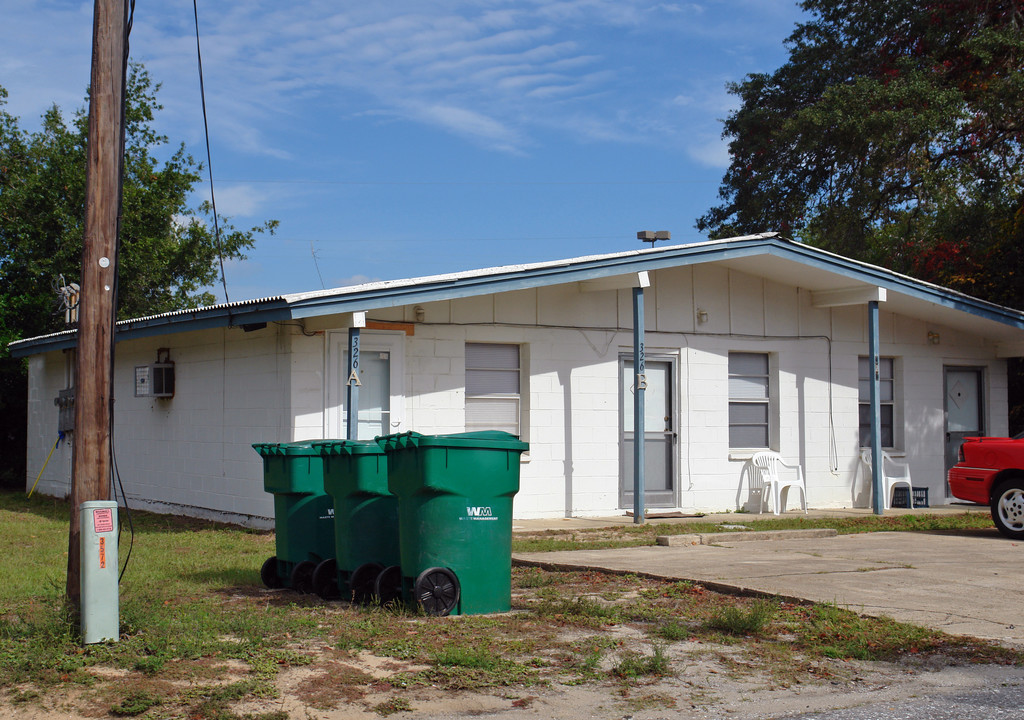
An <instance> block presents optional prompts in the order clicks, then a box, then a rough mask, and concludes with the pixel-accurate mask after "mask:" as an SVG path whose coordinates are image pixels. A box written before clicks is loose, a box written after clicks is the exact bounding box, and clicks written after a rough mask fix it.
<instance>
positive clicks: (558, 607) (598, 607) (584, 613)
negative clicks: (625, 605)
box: [532, 597, 619, 624]
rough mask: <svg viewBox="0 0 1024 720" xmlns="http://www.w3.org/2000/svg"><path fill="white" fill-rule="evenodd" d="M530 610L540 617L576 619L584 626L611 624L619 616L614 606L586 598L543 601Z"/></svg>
mask: <svg viewBox="0 0 1024 720" xmlns="http://www.w3.org/2000/svg"><path fill="white" fill-rule="evenodd" d="M532 609H533V611H534V612H535V613H536V614H537V615H539V616H541V617H548V618H551V617H562V618H568V619H576V620H580V621H584V623H585V624H592V623H593V621H598V622H611V621H614V620H615V618H616V617H617V616H618V614H619V613H618V610H617V609H616V607H615V606H614V605H602V604H601V603H599V602H597V601H596V600H592V599H591V598H588V597H578V598H574V599H566V598H561V599H558V600H548V599H545V600H542V601H541V602H539V603H537V604H536V605H535V606H533V608H532Z"/></svg>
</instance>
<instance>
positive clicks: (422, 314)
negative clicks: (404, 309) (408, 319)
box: [412, 305, 427, 322]
mask: <svg viewBox="0 0 1024 720" xmlns="http://www.w3.org/2000/svg"><path fill="white" fill-rule="evenodd" d="M412 314H413V317H415V318H416V322H423V321H424V320H426V319H427V311H426V310H424V309H423V306H422V305H417V306H416V307H414V308H413V309H412Z"/></svg>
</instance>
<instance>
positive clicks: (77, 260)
mask: <svg viewBox="0 0 1024 720" xmlns="http://www.w3.org/2000/svg"><path fill="white" fill-rule="evenodd" d="M158 90H159V86H156V85H154V84H153V82H152V80H151V79H150V77H149V75H148V73H147V72H146V71H145V69H143V68H142V67H141V66H132V68H131V70H130V72H129V78H128V84H127V94H126V110H125V124H126V140H125V172H124V193H123V194H124V199H123V210H122V221H121V233H120V238H121V245H120V249H119V252H118V316H119V317H120V318H128V317H138V316H141V315H147V314H151V313H159V312H166V311H169V310H177V309H182V308H188V307H198V306H201V305H206V304H210V303H212V302H214V301H215V298H214V296H213V295H211V294H210V293H209V292H206V291H205V290H204V288H207V287H210V286H211V285H213V284H214V283H215V282H216V281H217V279H218V277H219V262H218V246H217V242H216V240H215V238H214V233H213V230H212V218H211V216H210V209H209V206H208V204H206V203H202V204H200V205H199V207H198V208H193V207H190V206H189V194H190V193H191V191H192V189H193V187H194V186H195V185H196V183H197V182H199V180H200V179H201V175H200V171H201V169H202V168H201V165H200V164H199V163H198V162H196V160H194V159H193V158H192V157H191V156H190V155H189V154H188V153H187V152H186V151H185V147H184V145H180V146H178V148H177V149H176V150H174V151H173V152H168V150H169V149H167V148H165V149H164V150H163V151H161V148H163V146H166V145H167V144H168V139H167V138H166V137H164V136H162V135H159V134H158V133H157V132H156V131H155V130H154V128H153V118H154V113H155V112H157V111H159V110H160V109H161V106H160V105H159V104H158V102H157V100H156V93H157V91H158ZM6 97H7V92H6V91H5V90H4V89H3V88H2V87H0V287H2V288H3V292H2V293H0V418H3V420H0V457H5V458H6V460H5V462H4V463H3V464H2V465H0V480H3V479H4V478H5V477H6V478H11V477H12V476H13V478H14V481H15V482H21V481H23V480H24V462H23V461H22V463H21V468H20V470H19V468H14V469H12V468H11V467H9V464H10V460H11V458H12V457H20V458H23V457H24V450H25V448H24V426H25V415H24V408H25V402H26V399H25V370H24V367H23V364H22V362H21V361H16V360H13V359H11V357H10V355H9V352H8V350H7V345H8V343H10V342H12V341H14V340H18V339H21V338H26V337H32V336H35V335H41V334H44V333H48V332H53V331H56V330H62V329H64V315H63V312H62V311H61V310H60V309H59V306H58V297H57V292H56V288H57V287H58V283H59V280H60V278H61V277H63V278H64V280H65V282H67V283H71V282H76V281H77V280H78V275H79V273H80V271H81V264H82V239H83V235H84V218H85V166H86V155H85V151H86V141H87V137H88V117H87V114H86V113H85V111H84V110H79V111H78V112H77V113H75V116H74V118H73V120H72V121H71V122H67V121H66V120H65V119H64V117H63V116H62V114H61V111H60V110H59V109H58V108H56V107H53V108H51V109H50V110H48V111H47V112H46V113H45V115H44V116H43V117H42V121H41V127H40V129H39V130H38V131H36V132H33V133H28V132H26V131H24V130H22V129H21V128H20V127H19V124H18V120H17V118H15V117H13V116H11V115H10V114H9V113H7V112H5V111H4V108H3V106H4V104H5V102H6V101H5V98H6ZM157 154H160V155H162V156H166V159H165V160H162V161H161V160H158V159H157ZM219 221H220V226H221V242H220V245H221V248H222V251H223V256H224V259H225V260H227V259H230V258H238V259H241V258H244V255H243V252H244V251H245V250H246V249H247V248H249V247H251V246H252V245H253V242H254V240H255V235H256V233H260V232H264V231H267V232H273V230H274V228H275V226H276V223H275V222H268V223H266V224H264V225H263V226H260V227H255V228H252V229H250V230H247V231H242V230H237V229H235V228H233V227H231V226H230V225H228V224H227V223H226V222H225V221H223V220H219ZM55 423H56V419H55ZM55 427H56V425H55ZM55 432H56V430H55ZM19 443H20V446H19Z"/></svg>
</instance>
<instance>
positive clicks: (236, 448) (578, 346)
mask: <svg viewBox="0 0 1024 720" xmlns="http://www.w3.org/2000/svg"><path fill="white" fill-rule="evenodd" d="M644 284H647V287H646V288H644V290H643V298H644V305H643V306H644V315H643V318H644V326H645V333H644V343H645V351H646V380H647V388H646V412H645V419H646V433H645V447H646V464H645V475H646V493H645V500H646V502H645V504H646V507H647V508H648V511H649V512H654V511H658V510H662V509H664V510H682V511H697V510H700V511H723V510H736V509H739V508H747V509H751V510H756V509H757V502H756V499H755V498H754V497H753V495H752V493H751V488H750V482H749V476H750V473H749V468H750V465H749V460H750V457H751V455H752V454H753V453H754V452H755V451H757V450H759V449H765V448H769V449H773V450H776V451H778V452H780V453H781V454H782V455H783V456H784V457H785V458H786V459H787V460H788V461H790V462H799V463H800V465H801V466H802V467H803V469H804V473H805V475H806V479H807V489H808V501H809V504H810V505H811V506H812V507H819V508H828V507H855V506H856V507H866V506H870V504H871V483H870V473H869V472H866V467H865V466H864V465H863V463H862V462H861V460H860V453H861V449H862V446H864V445H867V444H868V437H869V435H868V432H869V431H868V427H869V425H868V419H867V418H868V414H867V403H868V399H867V393H868V388H869V375H870V373H869V367H870V363H869V352H870V349H869V330H870V327H869V317H870V315H871V312H870V308H871V307H872V304H875V306H876V307H877V308H878V311H877V316H876V317H877V328H878V338H879V345H878V350H877V351H878V355H879V356H880V361H879V381H878V383H879V384H878V388H879V392H880V398H881V400H880V412H881V415H880V423H879V426H878V431H879V435H880V440H881V445H882V446H883V447H884V448H886V449H887V451H888V452H890V453H891V454H892V455H894V456H896V457H899V458H901V459H905V461H906V462H908V463H909V464H910V467H911V472H912V477H913V484H914V486H915V487H923V488H927V489H928V493H929V500H930V503H931V504H933V505H935V504H942V503H945V502H947V500H948V496H947V490H946V483H945V471H946V469H947V467H948V466H949V465H951V464H952V462H955V460H954V456H955V452H956V447H957V445H958V444H959V442H960V439H961V438H962V437H964V436H966V435H971V434H980V433H985V434H993V435H999V434H1005V433H1006V431H1007V426H1006V422H1007V421H1006V417H1007V415H1006V402H1007V401H1006V369H1005V358H1007V357H1012V356H1019V355H1024V313H1021V312H1018V311H1016V310H1011V309H1008V308H1004V307H1000V306H996V305H993V304H990V303H986V302H983V301H980V300H977V299H974V298H970V297H968V296H965V295H962V294H960V293H956V292H953V291H950V290H947V289H944V288H941V287H937V286H934V285H929V284H927V283H922V282H920V281H917V280H914V279H911V278H908V277H906V276H901V275H898V274H895V273H892V272H890V271H888V270H884V269H882V268H879V267H875V266H871V265H867V264H864V263H860V262H856V261H852V260H848V259H846V258H842V257H839V256H837V255H834V254H831V253H827V252H824V251H822V250H818V249H815V248H811V247H808V246H805V245H802V244H799V243H794V242H791V241H788V240H784V239H781V238H778V237H775V236H773V235H758V236H748V237H742V238H733V239H730V240H722V241H713V242H704V243H697V244H692V245H682V246H675V247H662V248H653V249H645V250H638V251H632V252H623V253H617V254H612V255H603V256H595V257H585V258H575V259H570V260H564V261H559V262H546V263H538V264H533V265H523V266H512V267H502V268H492V269H487V270H480V271H474V272H463V273H456V274H452V275H445V276H434V277H427V278H417V279H412V280H402V281H388V282H379V283H371V284H367V285H360V286H354V287H345V288H339V289H335V290H327V291H318V292H312V293H304V294H298V295H284V296H279V297H274V298H267V299H262V300H254V301H246V302H238V303H232V304H227V305H218V306H214V307H209V308H202V309H199V310H194V311H182V312H176V313H169V314H166V315H160V316H154V317H148V318H140V319H137V320H131V321H125V322H122V323H119V325H118V332H117V337H118V343H117V349H116V372H115V379H114V383H115V387H114V393H115V398H116V405H115V407H116V413H115V420H114V431H115V442H116V458H117V466H118V468H119V470H120V475H121V478H122V480H123V482H124V486H125V489H126V491H127V494H128V497H129V500H130V501H131V502H132V503H133V505H135V506H142V507H149V508H153V509H157V510H165V511H173V512H182V513H187V514H195V515H200V516H210V517H218V518H223V519H228V520H234V521H240V522H244V523H249V524H254V525H266V524H268V523H269V522H270V519H271V518H272V515H273V502H272V498H271V497H270V496H269V495H267V494H266V493H264V491H263V485H262V462H261V459H260V457H259V456H258V455H257V454H256V452H254V451H253V449H252V447H251V444H252V443H253V442H289V441H301V440H309V439H318V438H338V437H345V436H346V433H347V426H346V407H345V402H346V399H345V389H346V380H347V379H348V369H347V351H348V347H349V333H348V329H349V328H350V327H351V326H352V325H353V322H354V318H357V319H358V318H361V317H365V319H366V323H365V327H364V328H363V329H362V330H361V333H360V338H361V359H362V362H361V382H362V385H361V386H360V400H359V428H358V429H359V436H360V437H366V438H370V437H373V436H375V435H381V434H387V433H392V432H402V431H405V430H417V431H419V432H422V433H427V434H433V433H452V432H463V431H467V430H477V429H487V428H494V429H502V430H508V431H510V432H513V433H515V434H517V435H520V436H521V437H522V438H523V439H524V440H527V441H528V442H529V443H530V449H529V452H528V453H526V454H524V456H523V458H522V465H521V478H522V485H521V490H520V493H519V495H518V496H517V497H516V501H515V513H516V516H517V517H521V518H528V517H563V516H587V515H594V516H596V515H612V514H621V513H623V512H624V511H625V510H626V509H629V508H632V507H633V497H632V495H633V490H632V487H633V485H632V475H633V446H634V441H633V417H632V414H633V405H632V394H633V370H632V367H633V315H632V313H633V299H632V298H633V288H634V287H636V286H638V285H644ZM364 313H365V315H362V314H364ZM74 345H75V335H74V332H73V331H69V332H65V333H57V334H54V335H49V336H45V337H40V338H32V339H28V340H24V341H21V342H18V343H15V344H13V345H12V346H11V349H12V352H13V353H14V354H15V355H16V356H23V357H28V358H29V372H30V378H29V393H30V395H29V418H28V424H29V427H28V433H29V441H28V467H29V472H28V474H29V475H30V477H29V478H27V482H29V483H31V482H32V481H34V480H35V476H36V473H37V472H38V469H39V468H40V467H42V465H43V461H44V460H45V458H46V456H47V453H49V451H50V449H51V448H52V447H53V444H54V441H55V440H56V438H57V435H58V408H57V407H55V404H54V401H55V398H57V397H58V395H59V394H60V392H61V391H62V390H65V391H66V390H68V389H69V388H71V386H72V384H73V379H74V372H73V366H74ZM158 355H159V358H161V359H169V360H170V361H172V362H173V365H174V394H173V397H168V398H155V397H151V396H149V397H147V396H136V369H137V368H143V367H145V366H149V365H152V364H154V363H156V361H157V360H158ZM70 474H71V448H70V444H69V443H61V444H60V446H59V447H58V449H57V451H56V452H54V455H53V457H52V459H51V460H50V463H49V464H48V465H47V467H46V470H45V472H44V473H43V476H42V479H41V481H40V483H39V490H37V492H38V491H42V492H46V493H50V494H54V495H64V494H67V493H68V492H69V486H70ZM790 507H794V505H792V504H791V505H790Z"/></svg>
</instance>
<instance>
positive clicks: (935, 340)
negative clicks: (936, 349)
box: [928, 331, 939, 345]
mask: <svg viewBox="0 0 1024 720" xmlns="http://www.w3.org/2000/svg"><path fill="white" fill-rule="evenodd" d="M928 342H929V343H931V344H932V345H938V344H939V334H938V333H937V332H931V331H929V332H928Z"/></svg>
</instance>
